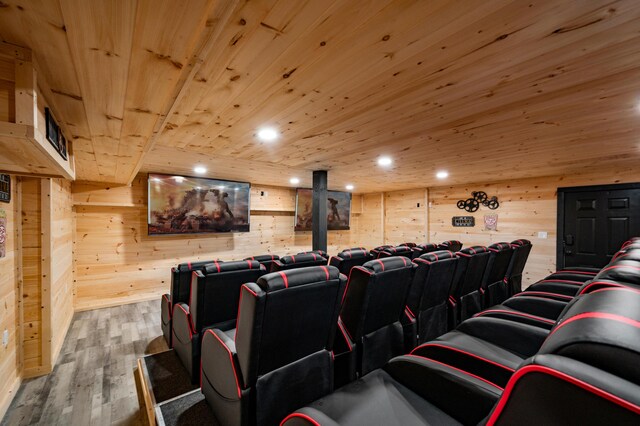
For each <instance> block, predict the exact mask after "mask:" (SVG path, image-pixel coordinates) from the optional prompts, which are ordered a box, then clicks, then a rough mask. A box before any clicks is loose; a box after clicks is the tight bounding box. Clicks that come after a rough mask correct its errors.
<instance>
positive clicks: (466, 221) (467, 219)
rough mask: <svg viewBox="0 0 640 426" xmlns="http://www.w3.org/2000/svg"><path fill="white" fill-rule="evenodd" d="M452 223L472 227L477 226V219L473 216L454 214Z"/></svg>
mask: <svg viewBox="0 0 640 426" xmlns="http://www.w3.org/2000/svg"><path fill="white" fill-rule="evenodd" d="M451 224H452V225H453V226H460V227H464V228H470V227H472V226H476V219H475V218H474V217H473V216H453V217H452V218H451Z"/></svg>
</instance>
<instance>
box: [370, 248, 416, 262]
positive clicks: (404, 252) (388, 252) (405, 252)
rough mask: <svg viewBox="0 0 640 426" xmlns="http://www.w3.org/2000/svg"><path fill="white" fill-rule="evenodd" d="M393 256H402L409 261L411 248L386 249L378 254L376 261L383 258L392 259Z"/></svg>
mask: <svg viewBox="0 0 640 426" xmlns="http://www.w3.org/2000/svg"><path fill="white" fill-rule="evenodd" d="M394 256H404V257H406V258H408V259H411V247H407V246H397V247H387V248H386V249H384V250H382V251H380V252H378V257H377V258H378V259H383V258H385V257H394Z"/></svg>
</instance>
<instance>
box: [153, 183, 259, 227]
mask: <svg viewBox="0 0 640 426" xmlns="http://www.w3.org/2000/svg"><path fill="white" fill-rule="evenodd" d="M250 191H251V184H249V183H247V182H232V181H228V180H222V179H209V178H200V177H190V176H171V175H162V174H155V173H149V206H148V208H149V214H148V229H149V231H148V232H149V235H158V234H203V233H214V232H249V195H250Z"/></svg>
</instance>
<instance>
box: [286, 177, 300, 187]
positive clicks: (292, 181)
mask: <svg viewBox="0 0 640 426" xmlns="http://www.w3.org/2000/svg"><path fill="white" fill-rule="evenodd" d="M289 182H291V183H292V184H294V185H297V184H299V183H300V179H298V178H296V177H293V178H291V179H289Z"/></svg>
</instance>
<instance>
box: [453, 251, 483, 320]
mask: <svg viewBox="0 0 640 426" xmlns="http://www.w3.org/2000/svg"><path fill="white" fill-rule="evenodd" d="M456 255H457V256H458V265H457V266H456V272H455V275H454V277H453V284H452V285H451V292H450V295H451V296H452V300H451V302H452V309H451V311H450V312H451V315H450V316H449V318H450V326H451V327H450V328H455V327H456V326H457V325H458V324H459V323H460V322H462V321H464V320H466V319H467V318H471V317H472V316H473V314H475V313H478V312H480V311H481V310H482V305H483V300H484V297H483V296H482V292H481V285H482V278H483V276H484V271H485V270H486V268H487V263H488V262H489V249H487V248H486V247H483V246H473V247H467V248H466V249H464V250H461V251H459V252H458V253H456Z"/></svg>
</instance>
